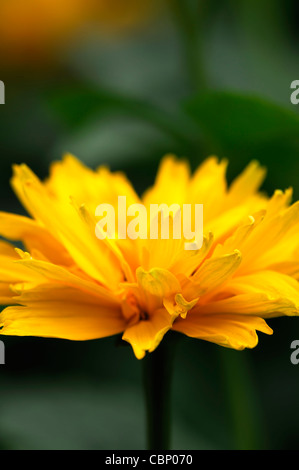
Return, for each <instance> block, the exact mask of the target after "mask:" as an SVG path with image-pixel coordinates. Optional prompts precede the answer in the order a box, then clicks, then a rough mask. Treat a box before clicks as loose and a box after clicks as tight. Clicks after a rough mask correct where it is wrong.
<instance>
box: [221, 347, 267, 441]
mask: <svg viewBox="0 0 299 470" xmlns="http://www.w3.org/2000/svg"><path fill="white" fill-rule="evenodd" d="M219 353H220V361H221V365H222V373H223V380H224V388H225V390H226V395H227V400H228V407H229V411H230V416H231V424H232V428H233V436H234V439H233V440H234V442H233V446H234V449H237V450H259V449H262V448H265V447H264V446H265V432H264V431H265V430H264V423H263V419H262V413H261V407H260V403H259V397H258V393H257V390H256V387H255V383H254V377H253V374H252V370H251V367H250V362H249V357H248V356H247V355H246V351H242V352H240V351H231V350H222V349H220V351H219Z"/></svg>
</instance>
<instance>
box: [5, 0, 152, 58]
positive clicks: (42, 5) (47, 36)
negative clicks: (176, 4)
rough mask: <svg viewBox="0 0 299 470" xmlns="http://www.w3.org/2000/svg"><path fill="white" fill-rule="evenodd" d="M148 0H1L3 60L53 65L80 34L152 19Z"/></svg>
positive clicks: (117, 27) (127, 26)
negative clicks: (90, 27)
mask: <svg viewBox="0 0 299 470" xmlns="http://www.w3.org/2000/svg"><path fill="white" fill-rule="evenodd" d="M156 3H157V2H156V0H155V1H154V2H150V1H149V0H145V1H142V2H139V1H137V0H127V1H125V2H124V1H123V0H109V1H108V0H1V2H0V58H1V64H2V66H3V64H4V63H6V64H8V65H9V66H15V67H16V66H17V67H20V66H21V65H28V64H32V65H33V64H40V63H48V62H52V60H53V59H54V58H55V57H57V56H58V55H59V53H60V52H61V49H62V48H63V47H66V46H67V45H68V44H69V43H70V41H72V40H73V39H74V38H76V36H77V35H78V34H79V33H80V32H84V33H86V32H87V28H88V25H89V24H92V23H93V24H94V26H95V28H96V29H97V30H98V31H99V32H104V31H108V32H109V31H114V32H115V31H119V30H121V29H124V28H132V27H133V25H134V24H138V23H140V22H142V20H143V19H144V18H147V17H148V16H150V13H151V10H153V5H154V4H156Z"/></svg>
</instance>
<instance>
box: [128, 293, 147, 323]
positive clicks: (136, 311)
mask: <svg viewBox="0 0 299 470" xmlns="http://www.w3.org/2000/svg"><path fill="white" fill-rule="evenodd" d="M122 312H123V315H124V317H125V318H126V319H127V320H128V322H129V324H135V323H138V322H139V321H146V320H148V319H149V314H148V312H147V311H146V310H145V309H144V308H142V307H141V306H140V303H139V302H138V300H137V299H136V296H135V295H134V294H133V293H131V292H129V293H128V294H127V295H126V297H125V298H124V300H123V302H122Z"/></svg>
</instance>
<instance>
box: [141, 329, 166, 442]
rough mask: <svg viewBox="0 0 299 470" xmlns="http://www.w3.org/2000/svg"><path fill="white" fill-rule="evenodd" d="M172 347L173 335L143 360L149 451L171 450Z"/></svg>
mask: <svg viewBox="0 0 299 470" xmlns="http://www.w3.org/2000/svg"><path fill="white" fill-rule="evenodd" d="M173 346H174V341H173V336H172V335H171V332H170V333H168V334H167V335H166V337H164V339H163V340H162V342H161V344H160V345H159V346H158V348H157V349H156V350H155V351H154V352H152V353H149V354H147V356H146V357H145V358H144V359H143V360H142V362H143V366H144V368H143V373H144V374H143V381H144V392H145V402H146V414H147V440H148V450H170V439H171V377H172V359H173V357H174V351H173Z"/></svg>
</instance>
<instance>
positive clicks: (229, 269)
mask: <svg viewBox="0 0 299 470" xmlns="http://www.w3.org/2000/svg"><path fill="white" fill-rule="evenodd" d="M241 259H242V257H241V253H240V252H239V251H238V250H235V251H234V252H233V253H231V254H227V255H223V256H220V257H215V258H214V257H212V258H209V259H207V260H206V261H205V262H204V263H203V264H202V266H201V267H200V268H199V269H198V271H196V273H195V274H194V275H193V276H192V278H191V280H192V284H193V285H194V288H195V289H196V292H197V294H198V295H203V294H207V293H208V292H211V291H213V290H214V289H216V288H217V287H219V286H220V285H221V284H223V283H224V282H226V281H227V280H228V279H229V278H230V277H231V276H232V275H233V274H234V272H235V271H236V270H237V268H238V267H239V265H240V263H241Z"/></svg>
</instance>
